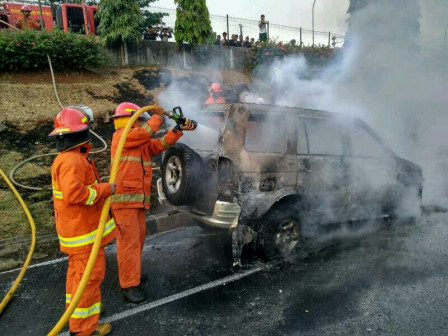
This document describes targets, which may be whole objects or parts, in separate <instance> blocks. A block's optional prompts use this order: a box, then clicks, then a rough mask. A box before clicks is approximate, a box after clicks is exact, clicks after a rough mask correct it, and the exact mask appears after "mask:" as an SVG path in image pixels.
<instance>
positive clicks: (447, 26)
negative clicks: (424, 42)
mask: <svg viewBox="0 0 448 336" xmlns="http://www.w3.org/2000/svg"><path fill="white" fill-rule="evenodd" d="M447 29H448V23H447V24H446V26H445V37H444V39H443V42H444V43H443V45H444V46H446V30H447Z"/></svg>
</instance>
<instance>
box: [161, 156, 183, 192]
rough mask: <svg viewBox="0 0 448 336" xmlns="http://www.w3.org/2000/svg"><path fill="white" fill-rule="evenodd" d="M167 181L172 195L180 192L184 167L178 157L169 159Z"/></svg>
mask: <svg viewBox="0 0 448 336" xmlns="http://www.w3.org/2000/svg"><path fill="white" fill-rule="evenodd" d="M165 181H166V185H167V188H168V191H169V192H170V193H172V194H175V193H176V192H177V191H178V190H179V187H180V184H181V182H182V165H181V163H180V160H179V158H178V157H176V156H172V157H170V158H169V159H168V162H167V164H166V169H165Z"/></svg>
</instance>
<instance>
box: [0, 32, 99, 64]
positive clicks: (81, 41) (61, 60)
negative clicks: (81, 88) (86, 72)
mask: <svg viewBox="0 0 448 336" xmlns="http://www.w3.org/2000/svg"><path fill="white" fill-rule="evenodd" d="M47 54H48V55H50V57H51V62H52V65H53V68H54V69H56V70H59V71H67V70H70V71H73V70H82V69H86V68H89V67H96V66H98V65H101V64H102V63H103V56H102V48H101V46H100V44H99V43H98V42H97V41H96V40H95V37H93V36H90V37H86V36H84V35H79V34H74V33H64V32H63V31H62V30H59V29H54V30H51V31H42V32H36V31H29V30H28V31H23V32H18V31H12V30H2V31H0V70H2V71H16V70H40V69H47V68H48V61H47Z"/></svg>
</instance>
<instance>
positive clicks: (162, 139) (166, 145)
mask: <svg viewBox="0 0 448 336" xmlns="http://www.w3.org/2000/svg"><path fill="white" fill-rule="evenodd" d="M160 143H161V144H162V146H163V147H165V148H167V149H168V148H170V147H171V145H170V144H169V143H168V142H166V140H165V137H162V138H160Z"/></svg>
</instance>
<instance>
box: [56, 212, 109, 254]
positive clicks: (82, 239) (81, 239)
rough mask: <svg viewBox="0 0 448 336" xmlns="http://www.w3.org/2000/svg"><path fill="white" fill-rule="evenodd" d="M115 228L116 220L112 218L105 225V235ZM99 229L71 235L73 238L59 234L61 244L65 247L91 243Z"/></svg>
mask: <svg viewBox="0 0 448 336" xmlns="http://www.w3.org/2000/svg"><path fill="white" fill-rule="evenodd" d="M114 228H115V221H114V220H113V219H111V220H109V221H108V222H107V223H106V226H105V227H104V233H103V237H105V236H106V235H107V234H109V233H111V232H112V230H113V229H114ZM97 231H98V229H96V230H94V231H92V232H90V233H87V234H85V235H82V236H76V237H71V238H64V237H62V236H60V235H58V237H59V243H60V244H61V246H64V247H80V246H85V245H89V244H92V243H93V242H94V241H95V238H96V233H97Z"/></svg>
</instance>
